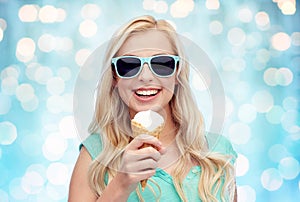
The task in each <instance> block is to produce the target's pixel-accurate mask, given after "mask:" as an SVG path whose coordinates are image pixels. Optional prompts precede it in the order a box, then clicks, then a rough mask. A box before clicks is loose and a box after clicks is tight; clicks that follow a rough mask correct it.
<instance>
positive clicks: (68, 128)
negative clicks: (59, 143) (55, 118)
mask: <svg viewBox="0 0 300 202" xmlns="http://www.w3.org/2000/svg"><path fill="white" fill-rule="evenodd" d="M59 133H60V134H61V136H62V137H64V138H76V137H77V129H76V125H75V120H74V117H73V116H66V117H64V118H62V120H61V121H60V122H59Z"/></svg>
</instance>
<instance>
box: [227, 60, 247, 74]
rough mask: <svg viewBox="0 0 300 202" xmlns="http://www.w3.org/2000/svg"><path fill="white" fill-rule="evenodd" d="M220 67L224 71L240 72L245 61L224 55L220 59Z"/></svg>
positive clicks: (244, 66) (244, 65)
mask: <svg viewBox="0 0 300 202" xmlns="http://www.w3.org/2000/svg"><path fill="white" fill-rule="evenodd" d="M222 67H223V69H224V70H225V71H235V72H242V71H243V70H244V69H245V68H246V63H245V61H244V60H243V59H239V58H235V59H233V58H230V57H225V58H223V59H222Z"/></svg>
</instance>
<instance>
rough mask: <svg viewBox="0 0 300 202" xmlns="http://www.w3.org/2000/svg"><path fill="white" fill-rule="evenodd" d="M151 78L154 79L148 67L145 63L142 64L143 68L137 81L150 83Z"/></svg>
mask: <svg viewBox="0 0 300 202" xmlns="http://www.w3.org/2000/svg"><path fill="white" fill-rule="evenodd" d="M153 77H154V75H153V73H152V71H151V70H150V67H149V65H148V64H147V63H144V64H143V67H142V71H141V73H140V74H139V77H138V78H139V80H143V81H152V80H153Z"/></svg>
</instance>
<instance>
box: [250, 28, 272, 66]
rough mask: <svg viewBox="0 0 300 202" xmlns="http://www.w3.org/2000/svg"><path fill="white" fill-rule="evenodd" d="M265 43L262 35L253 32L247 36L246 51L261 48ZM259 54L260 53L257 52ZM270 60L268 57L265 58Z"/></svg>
mask: <svg viewBox="0 0 300 202" xmlns="http://www.w3.org/2000/svg"><path fill="white" fill-rule="evenodd" d="M262 42H263V39H262V35H261V33H258V32H253V33H250V34H248V35H247V36H246V49H254V48H256V49H257V48H259V47H260V46H261V44H262ZM257 52H258V51H257ZM265 60H268V57H266V58H265Z"/></svg>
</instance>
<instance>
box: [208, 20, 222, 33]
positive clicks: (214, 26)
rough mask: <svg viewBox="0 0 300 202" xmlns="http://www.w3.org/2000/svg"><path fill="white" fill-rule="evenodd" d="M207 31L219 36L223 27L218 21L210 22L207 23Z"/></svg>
mask: <svg viewBox="0 0 300 202" xmlns="http://www.w3.org/2000/svg"><path fill="white" fill-rule="evenodd" d="M209 31H210V33H212V34H214V35H218V34H221V33H222V32H223V25H222V23H221V22H220V21H217V20H215V21H212V22H211V23H209Z"/></svg>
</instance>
